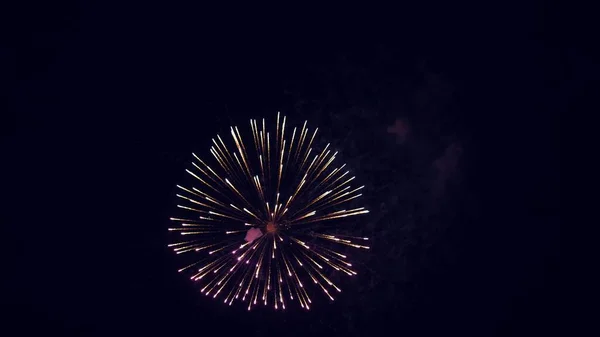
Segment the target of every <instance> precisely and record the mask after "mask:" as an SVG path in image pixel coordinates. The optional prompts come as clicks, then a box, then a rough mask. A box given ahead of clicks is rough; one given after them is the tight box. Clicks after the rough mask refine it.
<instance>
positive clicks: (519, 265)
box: [1, 1, 570, 336]
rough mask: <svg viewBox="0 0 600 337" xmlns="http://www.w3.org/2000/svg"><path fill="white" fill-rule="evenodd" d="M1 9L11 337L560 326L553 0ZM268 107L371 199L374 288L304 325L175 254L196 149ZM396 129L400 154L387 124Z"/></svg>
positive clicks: (559, 102) (560, 101) (368, 278)
mask: <svg viewBox="0 0 600 337" xmlns="http://www.w3.org/2000/svg"><path fill="white" fill-rule="evenodd" d="M4 14H5V15H6V18H5V20H3V40H2V44H3V45H2V50H1V52H2V55H1V57H2V65H1V66H2V68H1V71H2V74H1V76H2V104H3V105H2V107H1V108H2V110H3V111H5V112H7V113H4V112H3V113H2V126H1V130H2V144H1V145H2V158H3V160H2V163H3V164H2V191H3V195H4V198H3V199H4V201H3V205H4V206H3V209H6V210H7V211H8V212H7V217H6V218H5V220H3V225H2V226H3V231H6V233H5V234H3V239H4V240H3V241H4V242H5V243H6V244H3V250H5V252H6V253H5V254H3V255H4V257H7V258H8V259H7V262H6V263H5V264H4V265H3V268H2V270H3V272H2V275H3V279H4V280H7V281H8V283H7V285H6V286H4V287H3V288H2V291H3V295H2V298H3V300H2V304H3V307H4V308H3V312H4V313H5V314H4V315H5V317H7V318H8V319H7V321H8V322H9V324H8V325H7V326H5V327H3V329H6V331H8V332H9V333H8V334H6V335H31V334H34V333H50V334H56V335H81V336H111V335H117V336H120V335H125V334H128V335H140V336H154V335H157V336H158V335H161V336H164V335H175V334H182V333H185V334H190V333H193V334H219V335H225V336H227V335H233V334H244V333H245V334H249V335H259V334H265V333H278V334H281V335H284V336H285V335H305V334H307V333H312V334H317V335H346V336H348V335H352V336H354V335H357V336H369V335H389V334H398V335H408V336H412V335H439V334H452V335H458V334H461V335H464V336H508V335H531V334H539V333H541V332H542V331H552V330H553V329H554V328H555V327H556V326H557V324H558V322H559V321H560V320H559V319H558V318H557V317H558V316H559V314H558V305H557V303H558V298H559V297H560V292H561V289H560V288H559V287H558V285H559V281H558V276H559V275H558V271H559V269H558V262H559V256H560V255H559V222H560V220H559V211H558V208H559V204H560V202H559V196H558V191H559V179H558V177H559V152H558V151H559V150H558V145H559V138H558V123H559V114H558V111H559V109H560V108H561V107H564V106H565V105H566V99H567V98H566V96H565V95H563V94H562V93H563V90H564V89H565V88H567V89H569V88H570V87H569V86H568V84H563V82H562V80H563V79H566V77H568V76H567V75H566V74H567V73H568V70H567V69H566V68H563V67H561V61H563V60H562V59H561V58H560V57H559V56H556V54H555V53H554V51H555V46H554V45H553V43H554V41H551V40H549V39H548V36H547V34H548V32H547V24H546V20H547V18H546V17H545V14H544V9H543V8H541V7H537V6H534V5H525V4H522V5H520V6H518V7H509V6H502V5H500V4H499V5H497V6H495V5H494V6H491V5H488V4H485V5H481V4H480V5H474V4H456V3H454V2H452V3H446V2H440V3H436V2H428V3H420V4H419V5H416V4H404V5H400V6H399V7H394V8H364V7H353V8H352V7H350V6H348V5H340V6H329V7H327V8H325V7H311V8H308V7H305V6H304V5H302V4H297V5H286V6H282V7H280V8H276V7H264V8H258V7H255V6H247V7H238V6H234V5H231V6H230V7H225V8H216V7H215V6H209V5H204V4H202V5H200V4H197V3H196V4H193V3H192V2H177V1H170V2H158V1H133V2H102V3H85V4H82V3H75V2H69V1H67V2H60V3H46V4H40V3H36V2H23V3H22V4H21V5H19V6H18V8H10V9H8V10H6V11H4ZM277 111H282V113H285V114H287V115H288V116H289V117H290V119H294V120H297V121H303V120H304V119H308V120H309V123H312V124H313V125H318V126H320V127H321V129H322V130H323V134H324V137H326V138H327V139H329V140H331V141H332V143H334V145H335V146H337V147H339V149H340V151H341V155H342V156H343V158H344V160H346V161H347V162H348V163H349V165H351V167H352V168H353V169H354V171H355V172H356V174H357V176H359V177H360V178H361V179H362V181H363V182H364V183H365V184H366V185H367V187H366V193H365V194H366V195H367V202H368V205H369V208H370V209H372V210H373V212H372V214H373V217H372V218H371V219H369V221H368V222H367V223H366V224H365V226H367V228H368V229H369V231H371V233H372V237H373V245H374V249H373V250H372V252H371V254H369V255H368V256H366V257H365V258H364V260H363V261H362V263H363V268H362V270H361V275H364V276H363V277H361V278H359V279H357V280H356V281H354V282H350V283H348V284H347V285H346V286H345V289H348V290H347V291H346V292H344V296H342V299H341V300H340V301H339V302H337V303H334V304H331V305H324V306H322V307H315V308H314V311H313V312H311V313H308V314H307V313H301V312H288V313H281V312H271V311H270V310H262V311H260V310H259V311H258V312H256V313H246V312H245V311H244V310H239V309H236V308H226V307H224V306H223V305H221V303H220V302H215V301H209V300H206V299H204V298H201V297H200V296H199V294H198V292H197V289H195V288H193V286H192V285H191V284H190V282H187V281H188V280H187V279H185V278H183V277H181V275H179V274H177V273H176V269H177V268H178V267H179V265H178V261H177V260H176V259H175V258H174V256H173V255H172V254H171V253H170V252H169V251H168V250H167V249H166V243H167V240H168V238H167V233H166V226H167V222H166V219H167V218H168V216H169V215H170V212H171V210H172V207H173V204H174V200H173V196H174V190H173V188H174V185H175V184H176V183H178V182H179V181H180V180H181V179H182V177H183V170H184V168H185V167H186V163H187V162H188V159H189V156H190V153H191V151H196V152H197V153H199V154H203V155H204V154H205V153H207V149H208V146H209V142H210V138H211V137H213V136H214V134H215V133H217V132H223V130H226V128H227V127H228V126H229V125H231V124H235V125H240V126H245V125H246V123H247V120H248V119H249V118H260V117H263V116H264V117H267V118H270V119H271V120H273V118H274V117H275V115H276V112H277ZM397 118H398V119H403V120H404V121H407V123H408V125H409V127H410V132H411V133H410V134H409V136H408V140H406V141H405V142H400V141H397V140H396V139H395V138H394V135H393V134H390V133H388V132H387V128H388V126H390V125H392V124H394V121H395V120H396V119H397ZM451 144H458V145H459V146H460V148H461V149H462V152H461V155H460V156H459V157H458V165H457V169H455V170H454V171H452V172H450V173H448V172H444V173H447V174H449V177H450V178H444V179H442V178H440V177H441V176H442V172H440V171H436V169H435V168H434V164H433V163H435V161H436V159H438V158H444V157H443V154H444V153H445V152H444V151H445V149H446V148H448V146H449V145H451ZM444 177H448V176H444ZM440 179H442V180H440ZM440 181H441V183H440ZM440 184H441V185H440ZM440 186H442V187H441V188H440ZM3 213H4V212H3ZM3 217H4V216H3ZM6 313H8V314H9V315H8V316H6ZM3 335H4V334H3Z"/></svg>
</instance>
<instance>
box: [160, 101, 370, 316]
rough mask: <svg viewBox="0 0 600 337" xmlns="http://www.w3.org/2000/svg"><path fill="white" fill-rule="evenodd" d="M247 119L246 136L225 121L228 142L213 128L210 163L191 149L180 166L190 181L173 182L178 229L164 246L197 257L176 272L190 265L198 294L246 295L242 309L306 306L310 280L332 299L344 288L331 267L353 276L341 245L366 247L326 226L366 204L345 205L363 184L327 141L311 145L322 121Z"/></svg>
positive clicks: (225, 297)
mask: <svg viewBox="0 0 600 337" xmlns="http://www.w3.org/2000/svg"><path fill="white" fill-rule="evenodd" d="M250 128H251V133H252V142H251V143H247V142H244V141H243V140H242V137H241V134H240V132H239V130H238V128H237V127H231V130H230V133H231V136H232V143H231V145H230V146H231V147H230V148H228V147H227V145H226V143H225V141H224V140H223V139H222V138H221V137H220V136H219V135H217V137H216V139H213V140H212V142H213V146H212V147H211V149H210V153H211V154H212V157H213V158H214V159H215V160H216V165H215V166H209V165H208V164H207V163H206V162H205V161H203V160H202V159H200V158H199V157H198V156H196V154H193V157H194V160H193V162H192V166H193V167H191V168H190V169H187V170H186V172H187V173H188V174H189V175H190V176H191V177H193V180H194V183H192V184H191V185H189V186H180V185H177V188H178V193H177V197H178V199H179V200H180V203H179V204H178V205H177V207H178V210H179V211H180V212H181V213H182V214H185V215H181V216H178V217H173V218H171V220H172V221H173V222H174V223H176V224H177V225H176V226H174V227H173V228H169V230H170V231H173V232H175V233H176V234H178V235H177V240H175V242H174V243H172V244H169V247H172V248H173V250H174V251H175V252H176V253H177V254H192V255H193V256H194V262H193V263H192V264H189V265H187V266H185V267H183V268H181V269H179V272H184V271H187V272H189V273H190V275H191V279H192V280H193V281H196V282H198V283H200V285H201V292H202V293H203V294H205V295H207V296H212V297H214V298H221V300H223V302H225V303H226V304H228V305H231V304H232V303H233V302H234V301H236V300H238V301H242V302H245V303H247V308H248V310H250V309H251V308H252V307H253V306H255V305H257V304H260V303H262V304H264V305H269V306H273V307H274V308H275V309H285V308H286V305H287V304H288V301H297V302H298V303H299V305H300V306H301V307H302V308H304V309H306V310H309V309H310V307H311V305H312V300H311V295H310V294H309V293H310V291H307V288H313V289H316V290H317V291H318V292H322V293H323V294H324V295H325V296H326V297H327V298H329V299H330V300H332V301H333V300H334V294H335V293H336V292H341V289H340V288H339V286H338V285H336V284H335V283H334V282H333V280H332V277H331V276H330V275H331V274H332V273H342V274H347V275H349V276H353V275H356V272H355V271H354V270H353V267H352V264H351V263H350V262H349V261H348V257H347V255H345V254H343V253H344V250H345V248H348V247H351V248H356V249H369V247H368V246H366V245H364V244H365V241H366V240H368V239H367V238H364V237H353V236H346V235H338V234H334V233H333V232H332V230H334V229H335V227H336V226H339V225H343V224H344V221H343V220H344V218H346V217H349V216H355V215H360V214H366V213H368V212H369V211H368V210H366V209H365V208H364V207H359V208H352V209H345V208H344V206H345V205H348V202H349V201H351V200H353V199H356V198H358V197H359V196H361V193H360V190H361V189H362V188H363V186H361V187H356V188H353V187H351V184H350V183H351V182H352V180H353V179H354V177H349V176H348V174H349V172H348V171H347V170H345V169H344V168H345V166H346V165H345V164H343V165H341V166H338V167H335V165H334V164H333V163H334V160H335V158H336V155H337V152H335V153H332V150H331V149H329V144H327V146H326V147H325V148H324V149H323V150H322V152H321V153H315V152H316V151H315V152H313V148H312V147H311V146H312V145H313V141H314V139H315V136H316V135H317V132H318V128H317V129H315V130H314V132H309V129H308V128H307V123H306V122H304V125H303V126H302V128H301V129H297V128H296V127H294V128H293V131H291V132H290V130H288V129H286V117H283V119H281V120H280V115H279V113H278V114H277V126H276V128H275V134H272V133H270V132H269V131H267V129H266V127H265V120H264V119H263V120H262V123H259V122H257V121H256V120H250ZM286 137H289V138H286ZM310 284H312V286H311V287H309V285H310Z"/></svg>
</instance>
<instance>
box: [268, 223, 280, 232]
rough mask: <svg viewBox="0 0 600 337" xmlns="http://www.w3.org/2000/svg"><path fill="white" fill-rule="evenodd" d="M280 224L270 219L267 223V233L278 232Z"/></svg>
mask: <svg viewBox="0 0 600 337" xmlns="http://www.w3.org/2000/svg"><path fill="white" fill-rule="evenodd" d="M278 227H279V226H278V225H277V224H276V223H275V222H274V221H269V222H268V223H267V233H275V232H277V229H278Z"/></svg>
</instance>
